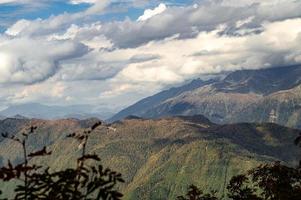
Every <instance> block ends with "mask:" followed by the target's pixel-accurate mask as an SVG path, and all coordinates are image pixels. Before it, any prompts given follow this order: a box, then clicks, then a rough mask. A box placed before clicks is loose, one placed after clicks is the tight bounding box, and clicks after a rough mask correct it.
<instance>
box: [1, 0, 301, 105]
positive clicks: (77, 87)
mask: <svg viewBox="0 0 301 200" xmlns="http://www.w3.org/2000/svg"><path fill="white" fill-rule="evenodd" d="M300 43H301V1H299V0H239V1H238V0H164V1H162V0H0V90H1V93H0V109H1V108H5V107H7V106H9V105H12V104H22V103H29V102H38V103H42V104H47V105H75V104H90V105H95V106H97V107H103V108H106V109H110V110H112V111H118V110H119V109H121V108H124V107H126V106H128V105H130V104H132V103H134V102H135V101H137V100H139V99H141V98H143V97H146V96H149V95H152V94H155V93H156V92H158V91H160V90H162V89H165V88H168V87H172V86H175V85H180V84H183V83H185V82H187V81H190V80H192V79H195V78H204V77H206V76H208V75H215V74H219V73H221V72H225V71H235V70H241V69H260V68H269V67H276V66H286V65H287V66H288V65H293V64H299V63H301V45H300Z"/></svg>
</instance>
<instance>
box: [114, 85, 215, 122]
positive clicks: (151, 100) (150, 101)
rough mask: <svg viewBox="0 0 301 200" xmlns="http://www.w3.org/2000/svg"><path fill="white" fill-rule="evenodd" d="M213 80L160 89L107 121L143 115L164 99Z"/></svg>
mask: <svg viewBox="0 0 301 200" xmlns="http://www.w3.org/2000/svg"><path fill="white" fill-rule="evenodd" d="M214 81H215V80H208V81H203V80H201V79H196V80H193V81H192V82H190V83H188V84H186V85H183V86H181V87H173V88H170V89H169V90H165V91H162V92H160V93H158V94H156V95H154V96H151V97H147V98H145V99H142V100H141V101H139V102H137V103H135V104H134V105H132V106H130V107H128V108H126V109H124V110H122V111H120V112H119V113H117V114H116V115H114V116H113V117H112V118H110V119H109V121H116V120H120V119H123V118H125V117H127V116H130V115H132V116H134V115H138V116H145V113H146V112H147V110H151V109H152V108H154V107H155V106H156V105H158V104H160V103H162V102H164V101H166V100H167V99H170V98H173V97H176V96H178V95H181V94H183V93H184V92H187V91H191V90H194V89H197V88H200V87H202V86H205V85H208V84H211V83H213V82H214Z"/></svg>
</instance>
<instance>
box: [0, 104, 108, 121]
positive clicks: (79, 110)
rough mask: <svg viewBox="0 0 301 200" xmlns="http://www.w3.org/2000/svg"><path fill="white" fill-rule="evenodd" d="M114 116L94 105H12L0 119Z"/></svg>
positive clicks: (0, 114) (0, 112) (103, 117)
mask: <svg viewBox="0 0 301 200" xmlns="http://www.w3.org/2000/svg"><path fill="white" fill-rule="evenodd" d="M112 115H113V114H112V112H111V111H109V110H108V109H104V108H101V109H99V108H96V107H95V106H92V105H70V106H48V105H43V104H40V103H26V104H18V105H11V106H10V107H8V108H6V109H4V110H2V111H0V116H2V117H0V119H1V118H2V119H3V118H6V117H11V118H16V116H23V117H27V118H36V119H63V118H76V119H87V118H91V117H97V118H101V119H106V118H108V117H110V116H112Z"/></svg>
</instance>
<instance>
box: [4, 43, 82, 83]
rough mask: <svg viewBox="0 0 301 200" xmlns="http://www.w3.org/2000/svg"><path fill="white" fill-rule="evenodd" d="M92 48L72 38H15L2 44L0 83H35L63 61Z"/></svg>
mask: <svg viewBox="0 0 301 200" xmlns="http://www.w3.org/2000/svg"><path fill="white" fill-rule="evenodd" d="M87 51H88V49H87V48H86V47H85V46H84V45H82V44H79V43H74V42H70V41H65V42H57V41H51V42H50V41H43V40H33V39H29V38H22V39H12V40H9V41H6V42H5V43H3V44H0V56H1V58H2V59H1V60H0V71H1V73H0V83H25V84H31V83H35V82H39V81H43V80H45V79H47V78H49V77H50V76H52V75H54V74H55V73H56V71H57V69H58V67H59V63H60V62H61V61H63V60H68V59H71V58H74V57H78V56H81V55H83V54H85V53H87Z"/></svg>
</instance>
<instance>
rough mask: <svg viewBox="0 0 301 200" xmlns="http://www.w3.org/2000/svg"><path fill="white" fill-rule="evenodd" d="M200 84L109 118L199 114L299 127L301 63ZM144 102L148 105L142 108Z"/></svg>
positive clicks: (217, 120)
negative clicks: (300, 64)
mask: <svg viewBox="0 0 301 200" xmlns="http://www.w3.org/2000/svg"><path fill="white" fill-rule="evenodd" d="M196 81H199V82H202V81H201V80H196ZM202 83H203V84H199V85H197V86H196V87H188V85H189V84H188V85H184V86H182V87H180V88H186V89H185V90H182V92H180V93H176V94H174V95H170V96H168V97H167V98H162V99H160V98H158V97H160V96H162V93H158V94H156V95H154V96H152V97H148V98H145V99H143V100H141V101H139V102H137V103H136V104H134V105H132V106H130V107H129V108H126V109H124V110H122V111H121V112H119V113H118V114H116V115H115V116H113V117H112V118H111V120H112V121H115V120H120V119H122V118H124V117H125V116H127V115H136V116H139V117H143V118H158V117H163V116H176V115H197V114H200V115H204V116H206V117H207V118H209V119H210V120H211V121H213V122H215V123H221V124H223V123H237V122H274V123H279V124H281V125H285V126H290V127H295V128H297V127H301V110H300V106H301V95H300V87H301V66H288V67H277V68H270V69H259V70H241V71H236V72H233V73H230V74H228V75H227V76H226V77H225V78H224V79H221V80H211V81H207V82H202ZM180 88H172V89H170V90H167V91H164V92H163V93H169V92H171V91H177V90H180ZM154 99H156V100H157V99H159V100H157V101H154ZM144 102H147V105H148V106H145V107H143V105H144ZM271 115H273V117H271Z"/></svg>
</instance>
